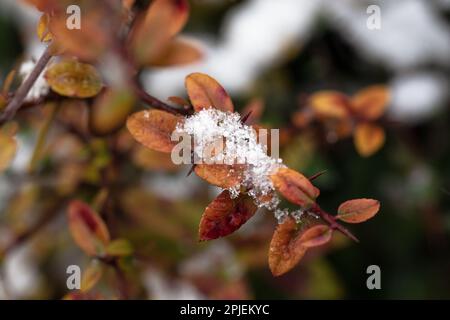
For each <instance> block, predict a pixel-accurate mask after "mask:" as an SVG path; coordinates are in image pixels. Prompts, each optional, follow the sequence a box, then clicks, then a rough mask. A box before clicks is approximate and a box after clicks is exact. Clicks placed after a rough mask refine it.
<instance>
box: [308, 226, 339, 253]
mask: <svg viewBox="0 0 450 320" xmlns="http://www.w3.org/2000/svg"><path fill="white" fill-rule="evenodd" d="M332 234H333V230H331V228H330V227H329V226H327V225H324V224H318V225H315V226H312V227H311V228H309V229H306V230H305V231H304V232H303V234H302V235H301V237H300V243H301V245H302V246H304V247H306V248H313V247H318V246H321V245H324V244H325V243H327V242H329V241H330V240H331V236H332Z"/></svg>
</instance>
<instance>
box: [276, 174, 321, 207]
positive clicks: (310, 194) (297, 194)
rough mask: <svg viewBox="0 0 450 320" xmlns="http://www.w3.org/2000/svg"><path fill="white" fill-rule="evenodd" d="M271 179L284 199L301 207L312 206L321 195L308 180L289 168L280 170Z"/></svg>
mask: <svg viewBox="0 0 450 320" xmlns="http://www.w3.org/2000/svg"><path fill="white" fill-rule="evenodd" d="M270 179H271V180H272V183H273V185H274V187H275V189H276V190H277V191H278V192H279V193H281V194H282V195H283V197H285V198H286V199H287V200H289V201H290V202H292V203H295V204H297V205H299V206H301V207H309V206H311V205H312V204H313V203H314V202H315V201H316V198H317V197H318V196H319V194H320V191H319V189H317V188H316V187H314V186H313V184H312V183H311V182H310V181H309V179H308V178H306V177H305V176H304V175H302V174H301V173H299V172H297V171H294V170H292V169H289V168H280V169H278V170H277V171H276V172H275V173H274V174H272V175H271V176H270Z"/></svg>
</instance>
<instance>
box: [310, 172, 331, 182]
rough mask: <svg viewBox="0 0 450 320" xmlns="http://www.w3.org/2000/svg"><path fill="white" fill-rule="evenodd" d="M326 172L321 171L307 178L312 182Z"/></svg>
mask: <svg viewBox="0 0 450 320" xmlns="http://www.w3.org/2000/svg"><path fill="white" fill-rule="evenodd" d="M327 171H328V170H322V171H320V172H317V173H316V174H314V175H312V176H311V177H309V181H313V180H316V179H317V178H318V177H320V176H321V175H323V174H324V173H326V172H327Z"/></svg>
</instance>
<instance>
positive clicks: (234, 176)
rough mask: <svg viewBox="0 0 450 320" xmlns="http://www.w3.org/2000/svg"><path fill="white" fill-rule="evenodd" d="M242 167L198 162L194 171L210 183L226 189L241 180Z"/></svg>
mask: <svg viewBox="0 0 450 320" xmlns="http://www.w3.org/2000/svg"><path fill="white" fill-rule="evenodd" d="M243 169H244V167H243V165H227V164H198V165H196V166H195V169H194V171H195V173H196V174H197V175H198V176H199V177H200V178H202V179H204V180H206V181H207V182H209V183H210V184H213V185H215V186H218V187H221V188H224V189H226V188H231V187H234V186H235V185H237V184H239V183H240V182H241V181H242V175H243Z"/></svg>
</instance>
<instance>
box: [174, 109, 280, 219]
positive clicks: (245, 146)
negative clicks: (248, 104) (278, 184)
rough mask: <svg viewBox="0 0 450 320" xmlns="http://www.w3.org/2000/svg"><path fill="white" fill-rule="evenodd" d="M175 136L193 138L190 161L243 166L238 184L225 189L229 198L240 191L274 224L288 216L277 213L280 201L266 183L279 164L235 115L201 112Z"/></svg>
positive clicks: (188, 119)
mask: <svg viewBox="0 0 450 320" xmlns="http://www.w3.org/2000/svg"><path fill="white" fill-rule="evenodd" d="M175 132H176V133H179V134H183V133H184V134H189V135H191V136H192V137H193V139H194V150H193V151H194V152H193V154H194V157H195V159H197V160H200V161H201V162H203V163H208V164H212V163H214V164H229V165H231V164H243V165H244V172H243V177H242V181H241V184H240V185H237V186H234V187H232V188H229V189H228V190H229V191H230V194H231V197H232V198H236V197H238V196H239V194H240V190H241V187H244V188H245V189H246V190H248V191H247V193H248V195H250V196H251V197H252V198H253V199H254V201H255V203H256V204H257V205H258V207H265V208H267V209H269V210H273V211H275V215H276V217H277V220H278V221H281V220H283V218H285V216H287V215H289V212H288V211H287V210H286V209H285V210H279V209H277V207H278V205H279V203H280V199H279V198H278V196H277V195H276V193H275V189H274V186H273V184H272V181H271V180H270V175H271V174H272V173H274V172H275V171H276V170H277V169H278V168H280V167H284V165H283V161H282V159H279V158H276V159H275V158H272V157H270V156H269V155H267V152H266V150H267V149H266V146H264V145H263V144H261V143H259V142H258V141H259V140H258V136H257V133H256V131H255V130H254V129H253V128H252V127H251V126H248V125H245V124H243V123H242V121H241V117H240V115H239V114H238V113H231V112H223V111H220V110H217V109H214V108H207V109H203V110H201V111H200V112H197V113H195V114H194V115H192V116H190V117H187V118H186V119H185V121H184V122H183V123H179V124H178V125H177V128H176V130H175ZM196 163H198V162H197V161H196Z"/></svg>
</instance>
